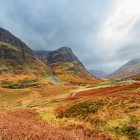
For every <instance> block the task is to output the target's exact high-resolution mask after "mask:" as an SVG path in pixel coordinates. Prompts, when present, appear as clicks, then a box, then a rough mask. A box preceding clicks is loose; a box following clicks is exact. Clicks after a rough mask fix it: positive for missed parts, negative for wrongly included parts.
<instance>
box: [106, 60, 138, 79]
mask: <svg viewBox="0 0 140 140" xmlns="http://www.w3.org/2000/svg"><path fill="white" fill-rule="evenodd" d="M137 74H140V59H132V60H130V61H129V62H128V63H126V64H125V65H123V66H122V67H121V68H119V69H118V70H117V71H115V72H114V73H112V74H110V75H108V76H106V78H110V79H115V78H117V79H121V78H129V77H132V76H134V75H137Z"/></svg>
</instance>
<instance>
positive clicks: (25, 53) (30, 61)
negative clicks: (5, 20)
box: [0, 28, 47, 75]
mask: <svg viewBox="0 0 140 140" xmlns="http://www.w3.org/2000/svg"><path fill="white" fill-rule="evenodd" d="M8 73H9V74H27V75H28V74H33V75H36V74H38V75H44V74H47V66H46V65H45V64H44V63H42V62H41V61H40V60H39V59H37V58H35V56H34V55H33V52H32V50H31V49H30V48H29V47H28V46H27V45H26V44H25V43H24V42H22V41H21V40H20V39H19V38H17V37H15V36H14V35H13V34H11V33H10V32H9V31H7V30H5V29H3V28H0V74H1V75H2V74H8Z"/></svg>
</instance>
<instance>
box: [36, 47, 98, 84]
mask: <svg viewBox="0 0 140 140" xmlns="http://www.w3.org/2000/svg"><path fill="white" fill-rule="evenodd" d="M35 54H36V55H37V56H38V58H40V59H41V60H43V61H44V62H45V63H47V64H48V65H49V67H50V69H51V72H52V74H53V75H54V76H55V77H57V79H58V80H60V81H64V82H70V83H79V84H84V83H93V82H95V81H96V80H97V79H96V78H95V77H93V76H92V75H91V74H90V73H89V72H88V71H87V70H86V68H85V67H84V66H83V64H82V63H81V62H80V61H79V59H78V58H77V57H76V56H75V55H74V53H73V52H72V50H71V49H70V48H68V47H62V48H60V49H58V50H55V51H46V52H43V51H39V52H37V51H36V52H35Z"/></svg>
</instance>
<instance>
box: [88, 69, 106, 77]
mask: <svg viewBox="0 0 140 140" xmlns="http://www.w3.org/2000/svg"><path fill="white" fill-rule="evenodd" d="M89 72H90V73H91V74H93V75H94V76H96V77H97V78H103V77H105V76H106V75H107V73H105V72H104V71H101V70H90V71H89Z"/></svg>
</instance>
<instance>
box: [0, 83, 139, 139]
mask: <svg viewBox="0 0 140 140" xmlns="http://www.w3.org/2000/svg"><path fill="white" fill-rule="evenodd" d="M24 82H25V81H24ZM26 82H27V81H26ZM30 82H31V81H28V82H27V83H28V84H29V83H30ZM34 82H35V83H38V85H37V86H35V87H34V85H35V84H31V83H32V82H31V83H30V84H29V85H30V86H32V87H28V86H27V85H26V86H27V87H24V88H17V89H15V88H14V89H10V88H7V83H4V86H6V87H1V88H0V140H25V139H26V140H94V139H95V140H139V139H140V83H139V82H134V81H119V82H118V81H117V82H114V81H113V82H111V81H110V82H108V81H107V82H103V83H101V84H97V85H92V86H88V87H79V86H75V85H63V84H62V85H54V84H52V83H47V82H46V83H45V82H44V81H43V82H42V81H41V82H40V81H35V80H34ZM8 84H9V83H8ZM22 84H23V81H22ZM2 85H3V83H2ZM19 85H20V86H21V83H20V84H19V83H18V86H19ZM16 86H17V83H16ZM10 87H12V88H13V84H11V83H10ZM14 87H15V84H14Z"/></svg>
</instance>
